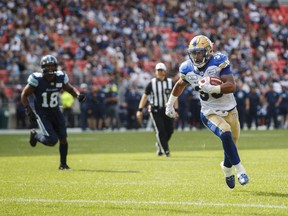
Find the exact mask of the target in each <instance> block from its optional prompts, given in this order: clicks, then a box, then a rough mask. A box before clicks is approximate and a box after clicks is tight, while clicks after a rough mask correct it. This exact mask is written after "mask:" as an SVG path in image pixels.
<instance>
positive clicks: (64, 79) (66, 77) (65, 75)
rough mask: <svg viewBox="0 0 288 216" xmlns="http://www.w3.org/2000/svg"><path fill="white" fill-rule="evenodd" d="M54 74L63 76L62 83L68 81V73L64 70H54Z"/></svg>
mask: <svg viewBox="0 0 288 216" xmlns="http://www.w3.org/2000/svg"><path fill="white" fill-rule="evenodd" d="M56 76H59V77H61V76H62V77H64V78H63V82H64V84H67V83H68V82H69V77H68V75H67V73H65V72H64V71H57V72H56Z"/></svg>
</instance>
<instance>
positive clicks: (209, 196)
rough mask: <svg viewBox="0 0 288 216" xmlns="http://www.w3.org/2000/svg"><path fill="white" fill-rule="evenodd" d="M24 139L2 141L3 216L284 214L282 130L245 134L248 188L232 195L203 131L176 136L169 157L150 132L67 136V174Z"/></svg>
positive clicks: (50, 152) (287, 146)
mask: <svg viewBox="0 0 288 216" xmlns="http://www.w3.org/2000/svg"><path fill="white" fill-rule="evenodd" d="M28 137H29V134H28V131H27V134H13V135H5V134H4V135H3V134H2V135H0V140H1V141H0V212H1V213H0V214H1V215H101V216H102V215H116V216H118V215H125V216H126V215H137V216H140V215H145V216H146V215H153V216H155V215H156V216H157V215H159V216H160V215H161V216H162V215H169V216H170V215H261V216H262V215H288V182H287V179H288V174H287V165H288V160H287V159H288V156H287V155H288V143H287V130H277V131H243V132H242V134H241V138H240V141H239V154H240V156H241V159H242V162H243V164H244V165H245V168H246V170H247V172H248V174H249V177H250V182H249V184H247V185H246V186H241V185H240V184H239V183H238V182H237V184H236V187H235V188H234V189H233V190H231V189H229V188H228V187H227V186H226V184H225V181H224V175H223V173H222V170H221V169H220V166H219V163H220V162H221V160H222V158H223V152H222V148H221V142H220V140H219V139H218V138H217V137H215V136H214V135H213V134H211V133H210V132H209V131H207V130H203V131H190V132H179V131H176V132H175V133H174V135H173V137H172V140H171V141H170V149H171V157H170V158H165V157H158V156H156V151H155V150H156V149H155V145H154V143H155V137H154V133H153V132H110V133H104V132H103V133H99V132H96V133H74V134H71V133H70V134H69V137H68V139H69V157H68V162H69V163H68V164H69V166H71V168H72V169H73V170H72V171H59V170H58V166H59V154H58V147H57V146H55V147H45V146H43V145H41V144H37V146H36V147H35V148H32V147H30V146H29V144H28Z"/></svg>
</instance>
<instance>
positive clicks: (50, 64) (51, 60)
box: [40, 55, 58, 75]
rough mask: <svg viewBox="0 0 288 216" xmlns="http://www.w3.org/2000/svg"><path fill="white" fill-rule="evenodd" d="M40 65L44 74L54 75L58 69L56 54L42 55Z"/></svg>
mask: <svg viewBox="0 0 288 216" xmlns="http://www.w3.org/2000/svg"><path fill="white" fill-rule="evenodd" d="M40 66H41V69H42V73H43V74H44V75H53V74H55V73H56V71H57V67H58V61H57V59H56V58H55V57H54V56H52V55H46V56H43V57H42V59H41V61H40Z"/></svg>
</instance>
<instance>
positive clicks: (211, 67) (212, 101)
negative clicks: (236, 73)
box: [179, 53, 236, 116]
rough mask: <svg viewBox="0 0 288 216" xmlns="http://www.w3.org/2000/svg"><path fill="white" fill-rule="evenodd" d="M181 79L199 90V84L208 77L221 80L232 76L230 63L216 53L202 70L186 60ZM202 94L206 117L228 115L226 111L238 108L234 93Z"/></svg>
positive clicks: (180, 69) (202, 109) (223, 56)
mask: <svg viewBox="0 0 288 216" xmlns="http://www.w3.org/2000/svg"><path fill="white" fill-rule="evenodd" d="M179 71H180V77H181V79H183V80H184V81H185V82H187V83H189V84H190V85H191V86H192V87H193V88H195V90H199V84H198V82H199V81H200V80H201V79H202V78H204V77H208V76H212V77H217V78H220V77H221V76H222V75H227V74H232V72H231V70H230V62H229V60H228V58H227V56H226V55H223V54H221V53H214V54H213V55H212V56H211V58H210V60H209V61H208V63H207V64H206V65H205V66H204V67H203V68H201V69H198V68H197V67H196V66H194V65H193V63H192V61H191V60H190V59H189V60H186V61H185V62H183V63H182V64H181V65H180V68H179ZM199 93H200V101H201V112H202V113H203V114H204V115H205V116H206V115H209V114H218V115H220V114H221V113H223V114H225V115H226V111H228V110H231V109H233V108H234V107H236V101H235V98H234V95H233V93H230V94H208V93H205V92H199Z"/></svg>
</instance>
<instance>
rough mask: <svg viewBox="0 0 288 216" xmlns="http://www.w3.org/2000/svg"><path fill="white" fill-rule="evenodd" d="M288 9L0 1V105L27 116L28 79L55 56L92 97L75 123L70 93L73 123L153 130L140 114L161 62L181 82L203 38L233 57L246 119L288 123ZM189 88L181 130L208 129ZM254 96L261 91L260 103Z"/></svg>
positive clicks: (154, 0) (251, 0)
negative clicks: (196, 40) (24, 93)
mask: <svg viewBox="0 0 288 216" xmlns="http://www.w3.org/2000/svg"><path fill="white" fill-rule="evenodd" d="M287 14H288V5H279V4H278V1H277V0H272V1H271V2H270V3H269V4H260V3H258V2H257V1H255V0H247V1H246V2H245V3H241V2H239V1H235V2H232V1H231V2H230V3H226V1H225V3H223V1H204V0H203V1H201V0H180V1H176V0H134V1H129V0H123V1H117V0H102V1H94V0H71V1H61V0H55V1H48V0H33V1H27V0H14V1H9V0H6V1H1V2H0V43H1V46H0V105H1V107H3V106H4V105H5V104H7V103H8V102H15V104H16V109H15V110H16V116H22V114H17V112H18V111H19V112H23V107H21V104H20V103H19V92H21V88H23V86H24V85H25V84H26V80H27V77H28V75H29V74H31V73H32V72H35V71H40V68H39V61H40V58H41V56H43V55H46V54H52V55H54V56H55V57H57V59H58V61H59V66H60V68H59V69H60V70H63V71H65V72H66V73H67V74H68V75H69V78H70V81H71V83H73V84H74V85H76V86H78V87H79V89H80V90H81V91H83V92H86V93H87V96H89V97H88V98H89V99H88V100H87V103H85V104H83V105H81V107H80V105H79V104H77V106H79V112H78V113H79V123H75V120H74V118H72V117H71V115H72V116H73V115H74V114H75V112H77V111H75V108H73V105H74V107H75V103H77V102H76V101H75V102H74V101H73V102H72V105H71V101H70V103H68V104H69V105H66V104H65V97H64V96H65V94H64V96H63V98H64V100H63V101H62V105H63V110H65V112H66V113H68V114H67V119H69V120H68V124H69V125H70V126H71V127H81V128H82V129H83V130H86V129H99V130H100V129H105V128H111V129H114V128H122V127H124V128H128V129H132V128H136V129H137V128H139V127H146V126H147V127H148V126H149V119H148V117H147V122H145V121H144V123H145V125H138V124H137V122H136V118H135V112H136V110H137V105H138V102H139V100H140V96H139V95H141V94H142V93H143V90H144V87H145V86H146V84H147V83H148V82H149V80H150V78H151V77H153V75H154V66H155V64H156V63H157V62H160V61H161V62H165V64H166V66H167V68H168V71H169V74H170V76H171V77H174V78H175V80H176V79H178V67H179V64H180V62H182V61H183V60H184V59H186V58H187V53H186V50H187V45H188V43H189V41H190V40H191V39H192V38H193V36H195V35H197V34H204V35H206V36H208V37H209V38H210V39H211V40H212V41H213V42H214V50H216V51H220V52H223V53H225V54H227V55H228V56H229V59H230V63H231V67H232V71H233V72H234V75H235V79H236V82H237V86H238V91H237V92H236V93H235V96H236V98H237V100H238V104H241V105H238V106H239V108H240V107H241V110H242V111H243V113H242V114H241V122H242V123H241V125H242V126H243V127H244V126H245V127H247V128H251V127H255V128H258V127H259V126H263V125H264V126H265V127H266V128H267V129H269V128H271V127H274V128H282V127H287V121H286V116H287V110H288V105H287V103H288V102H287V101H288V92H287V88H288V73H287V69H288V68H287V67H288V66H287V65H288V63H287V62H288V61H287V59H288V39H287V38H288V15H287ZM81 84H82V85H81ZM186 91H187V93H185V94H183V98H180V100H182V101H183V106H182V108H183V109H180V110H179V112H181V113H180V118H179V119H178V120H177V122H176V125H175V127H177V128H187V127H188V128H201V127H202V124H201V123H200V122H199V118H198V113H199V103H198V102H199V101H198V99H197V93H195V92H193V90H191V89H189V88H188V89H187V90H186ZM184 97H185V98H184ZM254 97H255V98H256V97H259V103H258V102H257V103H256V105H255V102H256V101H258V99H257V100H256V99H255V98H254ZM243 98H244V99H243ZM61 99H62V98H61ZM70 100H71V99H70ZM243 104H244V105H243ZM180 106H181V105H180ZM254 106H255V107H256V113H255V110H254V109H255V107H254ZM67 107H68V111H67ZM271 107H272V108H271ZM69 108H70V111H69ZM252 109H253V112H254V113H253V112H252V111H251V110H252ZM76 110H77V109H76ZM128 113H129V114H128ZM240 113H241V112H240ZM68 116H69V117H68ZM19 118H20V117H19ZM23 118H25V116H24V117H23ZM17 119H18V118H17ZM255 119H256V120H255ZM17 122H19V123H17V127H18V128H22V127H26V125H25V122H23V120H17ZM76 124H77V125H76Z"/></svg>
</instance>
